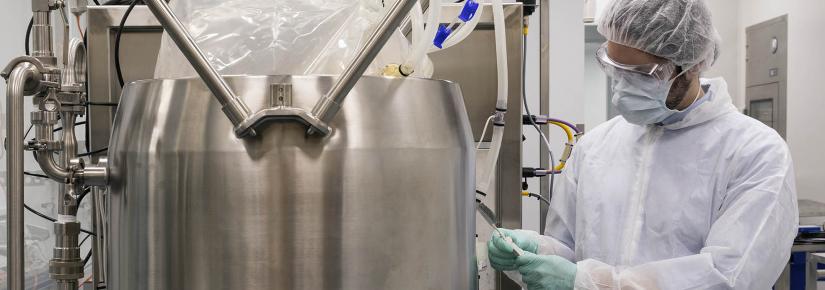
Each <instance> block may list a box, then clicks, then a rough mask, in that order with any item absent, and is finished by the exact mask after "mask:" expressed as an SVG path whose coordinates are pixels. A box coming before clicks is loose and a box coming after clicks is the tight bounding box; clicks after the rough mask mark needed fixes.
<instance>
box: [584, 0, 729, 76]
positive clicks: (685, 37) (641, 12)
mask: <svg viewBox="0 0 825 290" xmlns="http://www.w3.org/2000/svg"><path fill="white" fill-rule="evenodd" d="M598 29H599V33H601V34H602V35H604V36H605V37H606V38H607V40H609V41H612V42H615V43H618V44H621V45H624V46H629V47H632V48H636V49H639V50H642V51H645V52H647V53H650V54H652V55H655V56H658V57H661V58H665V59H668V60H670V61H672V62H673V63H674V64H676V65H678V66H681V67H682V68H685V69H687V68H694V66H696V65H698V67H696V68H698V69H699V70H700V71H703V70H705V69H707V68H709V67H710V66H712V65H713V63H714V62H715V61H716V58H717V57H718V56H719V45H720V42H721V39H720V38H719V33H718V32H717V31H716V28H714V27H713V23H712V21H711V13H710V10H709V9H708V7H707V5H706V4H705V2H704V0H613V1H612V2H611V3H610V5H609V6H608V7H607V8H606V9H605V11H604V13H603V14H602V15H601V18H600V19H599V26H598Z"/></svg>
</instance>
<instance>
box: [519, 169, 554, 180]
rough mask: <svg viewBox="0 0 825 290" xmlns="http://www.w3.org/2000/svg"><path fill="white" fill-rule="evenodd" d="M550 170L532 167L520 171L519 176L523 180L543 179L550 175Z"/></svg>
mask: <svg viewBox="0 0 825 290" xmlns="http://www.w3.org/2000/svg"><path fill="white" fill-rule="evenodd" d="M552 173H553V172H551V171H550V170H547V169H544V168H532V167H523V168H522V169H521V175H522V176H523V177H524V178H533V177H545V176H547V175H550V174H552Z"/></svg>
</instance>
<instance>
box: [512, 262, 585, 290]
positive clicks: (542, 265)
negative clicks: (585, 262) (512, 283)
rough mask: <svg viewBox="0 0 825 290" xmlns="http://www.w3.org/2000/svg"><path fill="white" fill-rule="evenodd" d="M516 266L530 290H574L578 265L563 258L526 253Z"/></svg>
mask: <svg viewBox="0 0 825 290" xmlns="http://www.w3.org/2000/svg"><path fill="white" fill-rule="evenodd" d="M516 266H517V267H518V271H519V273H521V280H522V281H524V284H527V289H528V290H573V283H574V282H575V280H576V264H574V263H573V262H570V261H568V260H566V259H564V258H562V257H559V256H543V255H536V254H533V253H524V255H522V256H520V257H518V258H516Z"/></svg>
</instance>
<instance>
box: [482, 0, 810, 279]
mask: <svg viewBox="0 0 825 290" xmlns="http://www.w3.org/2000/svg"><path fill="white" fill-rule="evenodd" d="M598 29H599V32H600V33H601V34H603V35H604V36H605V37H606V38H607V39H608V42H607V44H606V45H605V46H604V47H603V48H602V49H601V50H600V51H599V52H598V53H597V56H596V57H597V58H598V61H599V62H600V63H601V65H602V67H603V69H604V72H605V73H606V74H607V75H608V76H610V77H611V78H612V79H613V80H614V81H615V83H614V86H613V91H614V93H615V95H614V96H613V104H614V105H615V106H616V108H617V109H618V110H619V112H620V113H621V115H622V116H621V117H617V118H614V119H612V120H610V121H608V122H607V123H605V124H603V125H601V126H598V127H596V128H595V129H593V130H592V131H591V132H590V133H588V134H587V135H586V136H585V137H584V138H582V140H581V142H580V143H579V144H578V146H577V147H576V149H575V152H574V153H573V156H572V158H571V160H570V162H568V165H567V169H566V170H565V172H564V175H563V176H562V177H561V182H560V184H558V186H557V187H556V190H555V192H554V196H553V197H552V202H551V205H550V212H549V214H548V217H547V227H546V231H545V235H544V236H540V235H539V234H538V233H535V232H529V231H523V230H507V231H505V235H507V236H509V237H511V238H512V239H513V240H514V242H515V244H516V245H518V246H519V247H521V248H522V249H523V250H524V251H526V253H525V254H524V255H523V256H518V257H517V255H516V254H514V253H513V250H512V248H511V247H510V246H508V243H507V242H506V241H504V240H503V239H501V238H493V239H492V240H491V241H490V242H489V243H488V251H489V256H490V261H491V264H492V265H493V267H494V268H496V269H498V270H502V271H506V273H507V274H508V275H510V277H512V278H513V279H514V280H516V281H520V282H521V281H523V283H524V284H522V285H525V286H526V287H527V289H529V290H538V289H574V288H575V289H770V288H771V286H772V285H773V284H774V282H775V281H776V280H777V278H778V277H779V275H780V273H781V272H782V269H783V267H784V266H785V264H786V263H787V261H788V258H789V256H790V250H791V245H792V243H793V239H794V236H795V235H796V231H797V224H798V209H797V204H796V189H795V184H794V173H793V164H792V161H791V156H790V154H789V152H788V148H787V146H786V144H785V142H784V141H783V140H782V138H780V136H779V135H778V134H777V133H776V132H775V131H774V130H772V129H771V128H768V127H767V126H765V125H763V124H762V123H760V122H758V121H756V120H754V119H751V118H749V117H747V116H745V115H743V114H741V113H739V112H738V111H737V110H736V108H735V107H734V106H733V105H732V102H731V97H730V95H729V94H728V88H727V84H726V83H725V81H724V80H723V79H700V78H699V76H700V74H701V73H702V72H703V71H704V70H706V69H707V68H708V67H710V66H711V65H712V64H713V62H714V61H715V60H716V57H717V56H718V53H719V42H720V40H719V37H718V33H717V32H716V30H715V28H714V27H713V25H712V24H711V14H710V11H708V7H707V6H706V5H705V3H704V2H703V1H702V0H647V1H646V0H615V1H612V2H611V4H609V7H607V8H606V10H605V12H604V14H603V15H602V17H601V18H600V20H599V26H598Z"/></svg>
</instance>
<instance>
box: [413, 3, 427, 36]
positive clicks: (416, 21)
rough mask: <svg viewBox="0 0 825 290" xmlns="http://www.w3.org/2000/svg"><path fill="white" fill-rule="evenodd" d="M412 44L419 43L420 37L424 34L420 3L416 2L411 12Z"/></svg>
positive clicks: (422, 13)
mask: <svg viewBox="0 0 825 290" xmlns="http://www.w3.org/2000/svg"><path fill="white" fill-rule="evenodd" d="M411 13H412V16H411V18H412V43H413V44H416V43H419V42H421V36H422V34H424V12H423V10H421V1H416V2H415V6H413V10H412V12H411Z"/></svg>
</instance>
